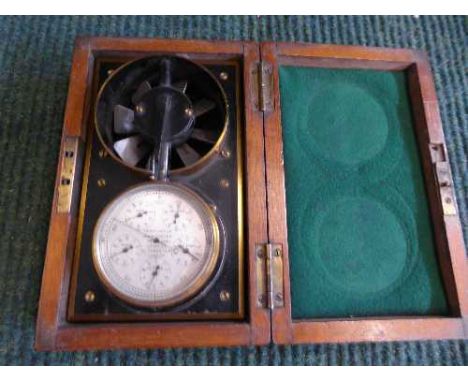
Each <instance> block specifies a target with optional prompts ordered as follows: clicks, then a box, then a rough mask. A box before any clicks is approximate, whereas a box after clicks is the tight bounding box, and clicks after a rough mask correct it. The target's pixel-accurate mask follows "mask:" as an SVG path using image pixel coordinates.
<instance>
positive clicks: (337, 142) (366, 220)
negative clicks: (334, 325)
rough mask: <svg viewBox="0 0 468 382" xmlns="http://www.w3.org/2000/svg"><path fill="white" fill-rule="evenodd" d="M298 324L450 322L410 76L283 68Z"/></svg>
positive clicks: (294, 310)
mask: <svg viewBox="0 0 468 382" xmlns="http://www.w3.org/2000/svg"><path fill="white" fill-rule="evenodd" d="M280 95H281V114H282V127H283V140H284V158H285V172H286V199H287V211H288V237H289V257H290V279H291V295H292V296H291V297H292V316H293V318H294V319H303V318H329V317H350V316H373V315H389V316H391V315H448V314H449V311H448V306H447V302H446V297H445V293H444V289H443V285H442V280H441V277H440V272H439V268H438V263H437V259H436V253H435V248H434V241H433V233H432V227H431V221H430V216H429V211H428V205H427V197H426V193H425V189H424V184H423V175H422V171H421V164H420V160H419V156H418V150H417V145H416V140H415V136H414V132H413V129H412V119H411V118H412V117H411V109H410V104H409V99H408V94H407V87H406V77H405V73H404V72H383V71H375V70H354V69H353V70H351V69H322V68H307V67H292V66H282V67H280Z"/></svg>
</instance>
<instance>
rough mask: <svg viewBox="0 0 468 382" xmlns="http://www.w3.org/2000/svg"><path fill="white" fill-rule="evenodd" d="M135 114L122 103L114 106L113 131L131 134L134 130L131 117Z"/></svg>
mask: <svg viewBox="0 0 468 382" xmlns="http://www.w3.org/2000/svg"><path fill="white" fill-rule="evenodd" d="M134 117H135V114H134V113H133V110H132V109H129V108H127V107H125V106H122V105H117V106H115V107H114V131H115V132H116V133H117V134H131V133H134V132H135V127H134V126H133V119H134Z"/></svg>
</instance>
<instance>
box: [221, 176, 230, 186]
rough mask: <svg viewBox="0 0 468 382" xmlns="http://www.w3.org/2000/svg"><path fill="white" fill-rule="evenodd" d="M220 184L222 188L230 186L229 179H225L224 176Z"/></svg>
mask: <svg viewBox="0 0 468 382" xmlns="http://www.w3.org/2000/svg"><path fill="white" fill-rule="evenodd" d="M219 184H220V185H221V187H222V188H228V187H229V181H228V180H227V179H224V178H223V179H221V181H220V182H219Z"/></svg>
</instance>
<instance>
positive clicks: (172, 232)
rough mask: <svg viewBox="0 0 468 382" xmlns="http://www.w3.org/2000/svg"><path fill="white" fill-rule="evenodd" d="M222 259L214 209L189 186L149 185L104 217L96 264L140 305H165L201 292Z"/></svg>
mask: <svg viewBox="0 0 468 382" xmlns="http://www.w3.org/2000/svg"><path fill="white" fill-rule="evenodd" d="M218 257H219V228H218V224H217V220H216V218H215V216H214V214H213V212H212V210H211V209H210V207H209V206H208V205H207V204H206V203H205V202H204V201H203V200H202V199H201V198H200V197H198V196H197V195H196V194H194V193H193V192H192V191H190V190H188V189H187V188H185V187H182V186H178V185H174V184H166V183H146V184H143V185H140V186H138V187H135V188H133V189H130V190H129V191H127V192H125V193H124V194H122V195H121V196H119V197H118V198H116V199H115V200H114V201H113V202H111V203H110V204H109V205H108V206H107V207H106V209H105V210H104V212H103V213H102V214H101V216H100V218H99V220H98V222H97V224H96V228H95V232H94V238H93V261H94V265H95V268H96V270H97V273H98V275H99V277H100V279H101V281H102V282H103V283H104V284H105V285H106V286H107V287H108V288H109V289H110V290H111V292H113V293H114V294H115V295H117V296H118V297H119V298H121V299H123V300H124V301H126V302H129V303H131V304H134V305H139V306H146V307H165V306H169V305H175V304H177V303H180V302H182V301H184V300H186V299H188V298H189V297H191V296H193V295H194V294H196V293H197V292H198V291H200V289H202V287H203V286H204V285H205V284H206V283H207V281H208V280H209V279H210V277H211V276H212V274H213V271H214V269H215V265H216V263H217V260H218Z"/></svg>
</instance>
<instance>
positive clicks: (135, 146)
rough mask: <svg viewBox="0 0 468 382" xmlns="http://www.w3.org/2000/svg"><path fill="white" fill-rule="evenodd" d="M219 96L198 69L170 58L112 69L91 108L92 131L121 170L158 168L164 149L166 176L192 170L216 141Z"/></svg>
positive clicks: (222, 119) (221, 121) (221, 108)
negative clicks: (167, 150) (94, 129)
mask: <svg viewBox="0 0 468 382" xmlns="http://www.w3.org/2000/svg"><path fill="white" fill-rule="evenodd" d="M226 118H227V105H226V98H225V95H224V92H223V90H222V88H221V87H220V85H219V84H218V82H217V81H216V79H215V78H214V77H213V76H212V75H211V74H210V73H209V72H208V71H207V70H206V69H205V68H204V67H202V66H200V65H198V64H195V63H193V62H192V61H189V60H187V59H184V58H180V57H176V56H160V57H147V58H143V59H139V60H136V61H133V62H131V63H130V64H127V65H124V66H123V67H121V68H120V69H118V70H117V71H116V72H115V73H114V74H112V76H111V77H109V79H108V80H107V81H106V82H105V83H104V85H103V87H102V89H101V91H100V93H99V96H98V102H97V108H96V122H97V123H96V125H97V131H98V134H99V136H100V138H101V141H102V142H103V144H104V146H105V147H106V149H107V150H108V151H109V152H110V153H111V154H112V155H113V156H114V158H116V159H118V160H120V161H121V162H123V163H125V164H126V165H127V166H130V167H132V168H136V169H139V170H143V171H147V172H150V171H153V170H154V166H159V167H161V166H162V165H163V163H160V162H161V157H160V153H161V150H162V148H163V146H164V144H167V145H168V147H169V148H172V149H171V150H170V154H169V158H168V162H169V163H168V164H167V165H168V167H169V169H170V170H176V169H179V168H184V167H185V168H186V167H190V166H192V165H194V164H195V163H196V162H198V161H199V160H200V159H201V158H203V157H204V156H205V155H207V154H208V153H210V152H211V151H212V149H213V147H214V146H215V145H216V144H217V142H218V141H219V140H220V137H221V136H222V133H223V130H224V128H225V124H226Z"/></svg>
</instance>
